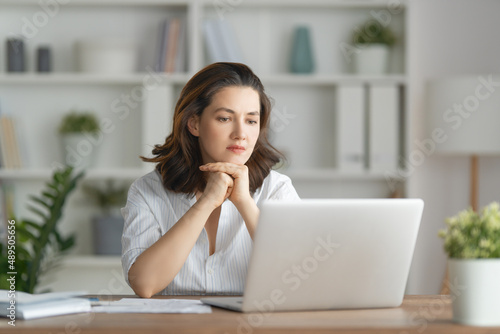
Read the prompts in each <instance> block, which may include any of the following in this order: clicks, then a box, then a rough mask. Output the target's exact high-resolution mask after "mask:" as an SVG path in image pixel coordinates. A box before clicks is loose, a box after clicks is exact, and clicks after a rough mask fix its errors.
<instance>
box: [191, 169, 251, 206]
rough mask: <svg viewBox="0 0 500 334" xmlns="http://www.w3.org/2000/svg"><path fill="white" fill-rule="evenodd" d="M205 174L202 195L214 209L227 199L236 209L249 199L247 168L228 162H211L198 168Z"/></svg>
mask: <svg viewBox="0 0 500 334" xmlns="http://www.w3.org/2000/svg"><path fill="white" fill-rule="evenodd" d="M200 170H201V171H203V172H206V173H207V185H206V187H205V190H204V192H203V194H202V196H203V197H205V198H206V199H208V200H210V201H211V202H212V203H213V205H214V207H218V206H220V205H221V204H222V203H223V202H224V201H225V200H226V199H227V198H229V200H230V201H231V202H233V204H234V205H235V206H236V207H239V206H240V205H241V204H243V203H244V202H245V201H247V200H249V199H251V196H250V190H249V178H248V167H247V166H245V165H237V164H233V163H229V162H213V163H208V164H205V165H201V166H200Z"/></svg>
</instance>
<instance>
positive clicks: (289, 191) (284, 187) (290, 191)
mask: <svg viewBox="0 0 500 334" xmlns="http://www.w3.org/2000/svg"><path fill="white" fill-rule="evenodd" d="M256 195H257V198H256V199H258V200H260V199H270V198H275V199H282V198H283V199H284V198H292V199H295V198H298V195H297V192H296V191H295V188H294V187H293V185H292V180H291V179H290V177H288V176H287V175H285V174H281V173H279V172H277V171H275V170H271V172H270V173H269V175H267V177H266V178H265V179H264V182H262V186H261V187H260V188H259V189H258V190H257V192H256Z"/></svg>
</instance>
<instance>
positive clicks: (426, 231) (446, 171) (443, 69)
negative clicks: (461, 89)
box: [407, 0, 500, 294]
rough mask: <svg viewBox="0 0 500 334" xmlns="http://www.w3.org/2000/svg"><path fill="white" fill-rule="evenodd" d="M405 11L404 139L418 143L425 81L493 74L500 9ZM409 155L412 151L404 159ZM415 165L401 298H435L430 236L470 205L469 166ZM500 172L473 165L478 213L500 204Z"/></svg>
mask: <svg viewBox="0 0 500 334" xmlns="http://www.w3.org/2000/svg"><path fill="white" fill-rule="evenodd" d="M410 6H411V10H410V11H409V13H410V15H409V35H410V36H409V50H408V52H409V62H408V73H409V76H410V85H409V86H410V101H409V107H410V114H411V116H410V117H411V119H410V122H411V123H410V124H411V125H410V127H411V128H412V130H413V133H412V134H411V138H413V139H417V140H424V139H425V138H426V136H427V134H426V132H425V128H424V125H425V121H426V119H425V92H424V83H425V82H426V80H428V79H430V78H438V77H442V76H449V75H461V74H483V75H484V74H490V73H499V72H500V35H499V32H500V20H498V13H500V1H497V0H454V1H449V0H411V1H410ZM499 128H500V124H499ZM479 135H481V134H478V136H479ZM415 149H416V147H415V145H413V147H412V149H411V150H410V153H411V152H412V150H415ZM417 165H418V167H417V168H415V171H414V173H413V174H412V175H411V178H410V182H409V188H408V195H409V196H410V197H421V198H423V199H424V201H425V205H426V207H425V210H424V217H423V221H422V226H421V230H420V235H419V238H418V241H417V248H416V253H415V257H414V261H413V266H412V271H411V273H410V281H409V285H408V291H407V292H408V293H410V294H430V293H437V292H438V291H439V289H440V286H441V281H442V278H443V275H444V272H445V266H446V257H445V255H444V252H443V250H442V240H441V239H439V238H438V237H437V231H438V230H439V229H440V228H443V227H444V219H445V218H446V217H448V216H451V215H454V214H455V213H457V212H458V211H460V210H462V209H465V208H466V207H467V206H468V205H469V184H468V182H469V178H468V175H469V160H468V158H464V157H443V156H438V155H437V154H431V155H430V156H428V157H427V158H426V159H425V160H424V162H423V163H421V164H420V162H419V163H418V164H417ZM499 171H500V158H492V157H489V158H481V159H480V171H479V173H480V179H479V205H480V207H481V206H484V205H486V204H488V203H490V202H491V201H494V200H496V201H500V177H498V176H499V174H500V173H499Z"/></svg>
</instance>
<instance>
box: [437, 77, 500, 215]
mask: <svg viewBox="0 0 500 334" xmlns="http://www.w3.org/2000/svg"><path fill="white" fill-rule="evenodd" d="M427 101H428V110H427V111H428V116H429V121H430V122H429V130H430V131H429V133H430V134H431V135H432V133H433V132H434V131H436V130H438V129H442V130H443V132H441V134H442V136H441V137H440V142H439V143H435V144H436V146H435V147H436V153H438V154H445V155H450V156H452V155H453V156H468V157H470V190H469V195H470V206H471V207H472V209H473V210H474V211H477V210H478V196H479V193H478V186H479V185H478V171H479V170H478V163H479V156H493V155H500V75H492V74H487V75H474V76H461V77H450V78H443V79H436V80H431V81H429V83H428V86H427ZM438 131H439V130H438ZM430 138H432V137H430Z"/></svg>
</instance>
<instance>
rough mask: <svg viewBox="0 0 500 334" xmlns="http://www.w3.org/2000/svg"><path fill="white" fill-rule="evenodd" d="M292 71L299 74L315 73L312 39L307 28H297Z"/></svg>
mask: <svg viewBox="0 0 500 334" xmlns="http://www.w3.org/2000/svg"><path fill="white" fill-rule="evenodd" d="M290 71H291V72H292V73H297V74H307V73H312V72H313V71H314V60H313V53H312V47H311V38H310V34H309V28H307V27H303V26H301V27H297V28H295V33H294V38H293V47H292V57H291V62H290Z"/></svg>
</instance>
